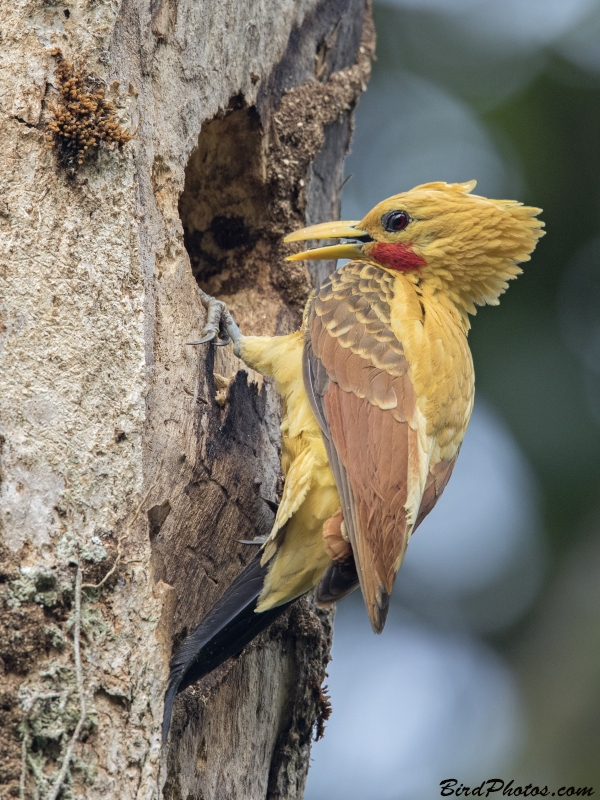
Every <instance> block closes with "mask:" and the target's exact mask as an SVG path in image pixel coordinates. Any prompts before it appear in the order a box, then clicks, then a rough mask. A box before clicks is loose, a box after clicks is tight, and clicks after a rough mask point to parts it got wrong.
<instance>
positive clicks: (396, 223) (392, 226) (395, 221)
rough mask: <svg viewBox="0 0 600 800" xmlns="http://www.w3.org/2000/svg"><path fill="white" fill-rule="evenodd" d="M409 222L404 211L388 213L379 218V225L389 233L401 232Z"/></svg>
mask: <svg viewBox="0 0 600 800" xmlns="http://www.w3.org/2000/svg"><path fill="white" fill-rule="evenodd" d="M409 222H410V217H409V216H408V214H407V213H406V211H388V213H387V214H384V215H383V217H382V218H381V224H382V225H383V227H384V228H385V229H386V231H389V232H390V233H397V232H398V231H403V230H404V228H406V226H407V225H408V223H409Z"/></svg>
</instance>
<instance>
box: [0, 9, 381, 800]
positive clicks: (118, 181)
mask: <svg viewBox="0 0 600 800" xmlns="http://www.w3.org/2000/svg"><path fill="white" fill-rule="evenodd" d="M0 5H1V8H2V16H1V18H2V25H1V28H2V30H1V45H0V59H1V63H2V91H1V93H0V162H1V168H0V236H1V241H2V257H1V258H2V260H1V262H0V354H1V358H2V367H1V372H0V375H1V377H0V383H1V385H2V388H1V390H0V434H1V438H0V447H1V452H0V458H1V462H0V465H1V472H0V481H1V486H0V490H1V524H2V528H1V544H0V547H1V552H0V563H1V569H0V626H1V627H0V667H1V668H2V670H3V680H2V686H1V687H0V695H1V698H0V699H1V702H0V796H1V797H19V796H21V797H23V798H30V797H31V798H37V797H39V798H41V799H42V800H45V799H46V798H59V797H62V798H71V797H73V798H75V797H85V798H106V797H119V798H121V799H122V800H127V799H128V798H159V797H164V798H169V799H170V798H173V799H174V798H181V800H185V799H186V798H190V800H191V798H203V799H204V800H209V799H212V798H219V799H220V798H227V800H236V798H239V800H242V798H243V800H254V798H257V799H258V798H272V799H273V800H274V799H275V798H300V797H301V796H302V793H303V787H304V782H305V779H306V772H307V768H308V756H309V750H310V742H311V736H312V733H313V730H314V726H315V720H318V719H319V718H321V719H322V718H323V716H324V715H325V716H326V712H327V701H326V698H325V696H324V694H323V691H322V681H323V677H324V674H325V667H326V664H327V661H328V653H329V646H330V641H331V617H330V615H328V614H317V613H316V612H315V611H314V609H313V608H312V607H311V604H310V602H308V601H305V600H303V601H301V602H299V603H298V604H296V605H295V606H294V607H293V608H292V609H291V610H290V612H289V613H288V614H287V615H286V616H284V617H283V618H282V620H281V621H280V622H278V623H277V624H276V625H275V626H273V627H272V628H271V629H270V630H269V631H267V632H266V633H265V634H263V635H262V636H261V637H260V638H259V639H258V640H257V641H256V642H254V643H253V644H251V645H250V646H249V647H248V648H246V650H245V652H244V653H243V654H242V655H241V656H240V657H238V658H236V659H231V660H230V661H229V662H227V663H226V664H224V665H223V666H222V667H221V668H220V669H219V670H217V671H216V672H215V673H213V674H212V675H210V676H208V677H207V678H206V679H204V681H202V682H201V683H200V684H199V685H197V686H196V687H192V688H190V689H189V690H187V691H186V692H185V693H183V695H182V696H181V698H180V699H179V700H178V702H177V704H176V710H175V715H174V721H173V726H172V732H171V739H170V744H169V747H168V748H165V749H164V751H161V745H160V723H161V719H162V703H163V695H164V690H165V684H166V678H167V675H168V664H169V659H170V656H171V652H172V648H173V646H174V645H176V644H177V642H179V641H180V640H181V639H182V637H183V636H184V635H185V633H186V632H187V631H189V630H190V629H191V628H192V627H193V626H194V625H195V624H197V623H198V622H199V620H200V619H201V618H202V616H203V615H204V613H205V612H206V611H207V610H208V608H209V607H210V606H211V605H212V603H213V602H214V601H215V600H216V599H217V598H218V597H219V595H220V594H221V593H222V592H223V591H224V589H225V587H226V586H227V584H228V582H229V581H230V580H232V579H233V577H234V576H235V575H236V574H237V573H238V572H239V571H240V570H241V568H242V567H243V566H244V564H246V563H247V562H248V560H249V558H252V557H253V556H254V555H255V550H254V549H253V548H251V547H249V546H248V545H242V544H239V543H238V541H237V540H239V539H251V538H253V537H255V536H257V535H261V534H264V533H266V532H267V531H268V529H269V526H270V524H271V518H272V515H271V512H270V511H269V508H268V506H267V505H266V504H265V503H264V501H263V499H262V498H263V497H264V498H268V499H270V500H276V499H277V491H278V486H279V483H280V480H281V477H280V467H279V428H278V417H279V402H278V399H277V397H276V395H275V393H274V390H273V387H272V386H271V385H270V384H269V382H268V381H263V380H262V378H261V377H260V376H258V375H256V374H251V375H248V374H247V372H246V371H244V369H243V365H241V363H240V362H239V361H238V360H237V359H236V358H235V357H234V356H233V355H232V353H231V352H230V350H231V348H220V349H215V348H214V347H212V346H206V347H203V348H191V347H188V346H186V342H188V341H190V340H193V339H194V338H196V337H197V334H198V332H199V331H200V330H201V329H202V327H203V319H204V311H203V309H202V306H201V304H200V302H199V300H198V296H197V293H196V281H197V282H198V283H199V284H200V285H201V286H202V287H203V288H204V289H205V290H206V291H208V292H210V293H212V294H216V295H217V296H219V297H221V298H222V299H224V300H226V301H227V302H228V303H229V305H230V308H231V310H232V312H233V314H234V317H235V318H236V320H237V322H238V323H239V324H240V327H241V328H242V330H243V331H244V332H246V333H263V334H274V333H285V332H288V331H290V330H292V329H294V328H295V327H296V326H297V325H298V324H299V321H300V318H301V312H302V307H303V305H304V302H305V300H306V298H307V296H308V293H309V291H310V288H311V284H312V283H314V282H315V281H318V280H320V279H321V278H322V277H323V275H325V274H327V272H328V271H329V270H330V269H331V267H332V265H331V264H329V263H327V262H325V263H319V264H316V265H315V266H314V268H313V272H312V275H309V274H308V272H307V271H306V269H305V268H304V267H303V266H302V265H298V264H296V263H294V264H293V265H292V264H287V263H285V262H284V261H283V258H284V255H285V250H284V246H283V245H282V243H281V237H282V235H283V234H285V233H286V232H289V231H290V230H292V229H294V228H296V227H299V226H301V225H304V224H310V223H312V222H316V221H319V220H324V219H329V218H332V217H333V216H335V215H336V214H337V213H338V211H339V208H338V206H339V190H340V187H341V180H342V159H343V156H344V154H345V152H346V150H347V147H348V143H349V138H350V133H351V112H352V110H353V108H354V106H355V104H356V102H357V100H358V97H359V95H360V92H361V91H362V90H363V89H364V86H365V83H366V81H367V80H368V76H369V70H370V59H371V57H372V54H373V46H374V34H373V28H372V23H371V17H370V7H369V4H368V2H367V0H296V2H292V0H283V1H282V0H251V1H250V2H247V3H238V2H234V1H233V0H123V1H122V2H116V0H112V1H111V0H97V1H96V2H85V1H84V0H67V2H65V3H57V2H55V0H22V2H20V3H14V2H8V0H4V2H2V3H1V4H0ZM59 50H60V51H61V53H62V57H64V59H65V60H67V61H69V62H72V63H73V65H74V66H73V69H74V70H75V73H77V74H78V75H80V76H81V80H82V81H83V82H84V83H85V84H86V86H87V88H88V89H89V91H90V92H93V91H97V90H98V87H102V86H103V87H105V88H106V98H107V100H108V101H110V102H112V104H113V105H114V107H115V110H116V112H115V113H116V121H117V122H119V123H120V125H121V126H122V128H124V129H126V130H129V131H130V132H131V133H133V134H134V136H133V139H132V140H131V141H130V142H128V143H123V142H122V145H123V146H122V147H120V148H116V147H115V148H113V147H110V146H106V145H105V144H101V145H100V147H99V148H98V151H97V155H96V149H95V148H94V147H93V146H92V147H91V150H90V152H89V153H87V155H85V157H84V154H82V156H81V158H82V163H81V165H79V164H78V163H77V161H76V160H75V161H73V159H71V160H70V161H69V159H67V158H66V157H65V156H64V153H63V154H62V156H61V154H60V152H59V151H58V148H57V141H58V140H57V138H56V136H55V137H54V140H53V141H54V143H52V141H51V140H50V139H49V138H48V134H47V133H46V130H47V125H48V124H49V123H52V121H53V120H54V119H55V118H56V117H57V112H56V108H57V107H58V104H59V100H60V97H59V91H58V90H59V89H60V85H59V82H58V79H57V74H58V73H57V66H58V64H59V63H60V59H61V54H60V53H59V52H58V51H59ZM53 109H54V110H53ZM109 124H112V122H111V121H110V120H109ZM119 130H120V129H119ZM82 153H83V151H82Z"/></svg>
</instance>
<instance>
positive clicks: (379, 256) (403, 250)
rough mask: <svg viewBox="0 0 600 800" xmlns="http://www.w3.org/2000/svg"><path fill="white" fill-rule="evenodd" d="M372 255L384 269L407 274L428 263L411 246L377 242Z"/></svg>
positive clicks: (372, 249)
mask: <svg viewBox="0 0 600 800" xmlns="http://www.w3.org/2000/svg"><path fill="white" fill-rule="evenodd" d="M370 255H371V256H372V257H373V258H374V259H376V261H379V263H380V264H383V265H384V267H389V268H390V269H397V270H400V271H401V272H407V271H408V270H410V269H417V267H423V266H424V265H425V264H426V263H427V262H426V261H425V259H424V258H421V256H418V255H417V254H416V253H415V252H414V251H413V250H411V249H410V244H389V243H387V242H377V244H374V245H373V247H372V248H371V253H370Z"/></svg>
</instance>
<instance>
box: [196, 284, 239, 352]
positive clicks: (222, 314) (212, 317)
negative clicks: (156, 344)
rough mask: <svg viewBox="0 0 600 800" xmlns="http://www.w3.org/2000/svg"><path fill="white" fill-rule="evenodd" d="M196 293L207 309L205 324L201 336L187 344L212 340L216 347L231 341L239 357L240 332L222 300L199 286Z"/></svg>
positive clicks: (204, 342)
mask: <svg viewBox="0 0 600 800" xmlns="http://www.w3.org/2000/svg"><path fill="white" fill-rule="evenodd" d="M198 294H199V295H200V300H201V302H202V305H203V306H204V308H205V309H206V311H207V314H206V325H205V326H204V328H203V329H202V333H201V334H200V335H201V337H202V338H200V339H198V341H196V342H188V344H191V345H197V344H206V343H207V342H212V343H213V344H215V345H217V346H218V347H222V346H223V345H226V344H229V342H233V352H234V353H235V354H236V356H238V358H241V356H240V344H241V340H242V334H241V332H240V329H239V328H238V326H237V325H236V324H235V322H234V320H233V317H232V316H231V312H230V311H229V309H228V308H227V306H226V305H225V303H224V302H223V301H222V300H217V298H216V297H211V296H210V295H209V294H206V292H203V291H202V289H200V287H198Z"/></svg>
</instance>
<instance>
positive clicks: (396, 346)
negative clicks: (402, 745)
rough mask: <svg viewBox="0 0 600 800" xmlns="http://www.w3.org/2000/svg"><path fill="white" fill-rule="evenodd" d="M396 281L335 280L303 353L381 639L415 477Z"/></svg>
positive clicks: (356, 275)
mask: <svg viewBox="0 0 600 800" xmlns="http://www.w3.org/2000/svg"><path fill="white" fill-rule="evenodd" d="M393 280H394V279H393V277H392V276H390V275H388V273H386V272H385V271H384V270H381V269H378V268H377V267H375V266H373V265H370V264H362V263H351V264H348V265H346V266H345V267H344V268H343V269H342V270H340V271H338V272H336V273H334V275H333V276H331V278H330V279H329V281H328V282H327V283H326V284H325V285H324V286H323V287H322V289H321V291H320V292H319V294H318V295H317V297H316V298H315V300H314V302H313V305H312V307H311V310H310V312H309V317H308V335H309V341H307V345H306V352H305V362H306V363H307V366H306V367H305V381H306V383H307V384H308V382H309V381H311V382H312V385H311V386H308V385H307V391H308V392H309V397H310V396H311V395H312V402H313V404H314V406H316V408H315V413H316V414H317V418H318V419H320V422H321V425H322V426H323V430H324V438H325V443H326V446H327V449H328V455H329V458H330V464H331V467H332V470H333V472H334V476H335V479H336V483H337V485H338V489H339V491H340V497H341V500H342V507H343V510H344V519H345V524H346V527H347V530H348V534H349V538H350V541H351V543H352V547H353V551H354V555H355V559H356V566H357V571H358V575H359V578H360V582H361V586H362V589H363V594H364V596H365V601H366V604H367V608H368V610H369V615H370V617H371V622H372V624H373V627H374V628H375V629H376V630H378V631H379V630H381V629H382V628H383V625H384V622H385V616H386V612H387V605H388V598H389V593H390V592H391V589H392V586H393V583H394V578H395V575H396V570H397V566H398V564H399V562H400V561H401V559H402V556H403V554H404V550H405V548H406V512H405V508H404V507H405V504H406V497H407V469H408V462H409V458H410V452H411V451H414V449H415V448H416V433H415V432H414V431H413V430H412V429H411V427H410V425H409V424H408V423H407V420H411V421H412V420H413V419H414V394H413V391H412V386H411V385H410V380H409V378H408V364H407V362H406V358H405V357H404V352H403V349H402V344H401V343H400V342H399V341H398V340H397V339H396V337H395V336H394V334H393V332H392V330H391V326H390V306H389V301H390V300H391V298H392V296H393ZM324 373H325V374H326V376H327V379H324V377H323V374H324ZM323 423H324V425H323Z"/></svg>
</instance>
